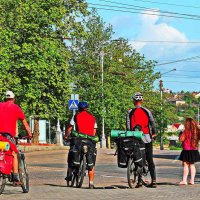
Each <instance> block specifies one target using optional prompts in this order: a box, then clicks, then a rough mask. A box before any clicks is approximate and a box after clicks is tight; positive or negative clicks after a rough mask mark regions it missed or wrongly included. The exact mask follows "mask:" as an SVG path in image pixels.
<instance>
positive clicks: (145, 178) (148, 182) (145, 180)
mask: <svg viewBox="0 0 200 200" xmlns="http://www.w3.org/2000/svg"><path fill="white" fill-rule="evenodd" d="M141 181H142V184H143V185H144V186H145V187H149V186H150V185H151V176H150V172H149V170H148V165H145V166H144V167H143V173H142V177H141Z"/></svg>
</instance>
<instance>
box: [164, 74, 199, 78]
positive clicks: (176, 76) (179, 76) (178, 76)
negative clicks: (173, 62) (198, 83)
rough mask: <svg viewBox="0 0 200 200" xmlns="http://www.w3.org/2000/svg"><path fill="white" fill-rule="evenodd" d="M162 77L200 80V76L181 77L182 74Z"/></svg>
mask: <svg viewBox="0 0 200 200" xmlns="http://www.w3.org/2000/svg"><path fill="white" fill-rule="evenodd" d="M162 77H171V78H173V77H175V78H200V76H188V75H180V74H176V75H174V74H173V75H164V76H162Z"/></svg>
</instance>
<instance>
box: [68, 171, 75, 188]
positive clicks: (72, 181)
mask: <svg viewBox="0 0 200 200" xmlns="http://www.w3.org/2000/svg"><path fill="white" fill-rule="evenodd" d="M76 177H77V172H76V170H74V171H73V172H72V179H71V184H70V187H73V186H74V183H75V180H76Z"/></svg>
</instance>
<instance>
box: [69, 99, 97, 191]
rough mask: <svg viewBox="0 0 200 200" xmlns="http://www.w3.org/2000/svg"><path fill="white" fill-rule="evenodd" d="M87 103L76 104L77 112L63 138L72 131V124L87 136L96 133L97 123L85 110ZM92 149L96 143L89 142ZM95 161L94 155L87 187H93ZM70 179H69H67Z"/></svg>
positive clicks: (70, 167)
mask: <svg viewBox="0 0 200 200" xmlns="http://www.w3.org/2000/svg"><path fill="white" fill-rule="evenodd" d="M87 108H88V104H87V102H84V101H83V102H79V104H78V111H79V112H78V114H76V115H75V116H73V118H72V119H71V121H70V124H69V126H68V127H67V128H66V132H65V138H68V136H69V134H70V133H71V131H72V128H73V126H75V127H76V131H78V132H80V133H81V134H86V135H89V136H95V135H96V129H97V123H96V119H95V117H94V116H93V115H92V114H90V113H89V112H88V111H87ZM91 146H92V149H95V147H96V145H95V144H91ZM71 153H72V151H69V154H68V176H67V177H68V178H67V177H66V178H65V179H66V180H67V179H69V177H70V175H69V174H70V173H71V171H72V166H71V157H72V155H71ZM94 154H95V155H96V152H95V151H94ZM95 161H96V156H94V160H93V167H92V168H90V169H89V170H88V176H89V188H90V189H93V188H94V165H95ZM69 181H70V180H69Z"/></svg>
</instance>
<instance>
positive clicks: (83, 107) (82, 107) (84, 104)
mask: <svg viewBox="0 0 200 200" xmlns="http://www.w3.org/2000/svg"><path fill="white" fill-rule="evenodd" d="M78 108H79V109H85V108H88V103H87V102H86V101H81V102H79V103H78Z"/></svg>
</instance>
